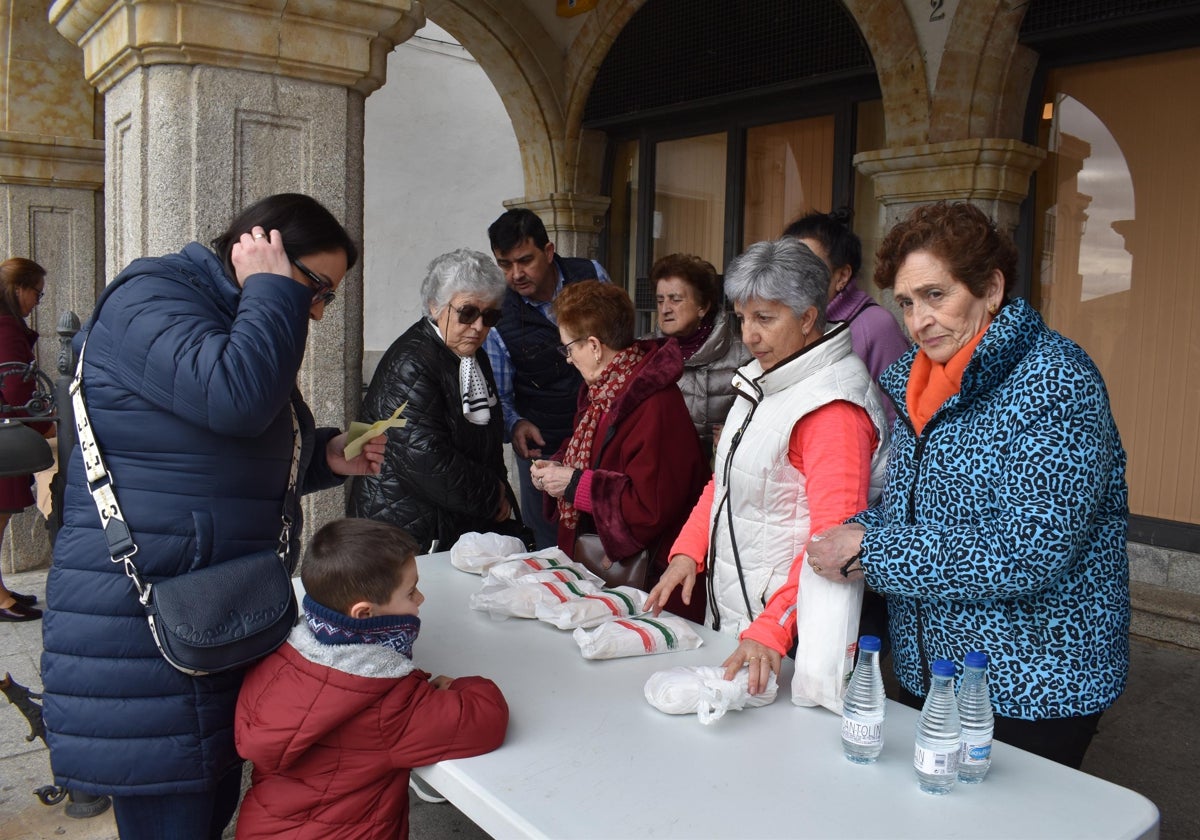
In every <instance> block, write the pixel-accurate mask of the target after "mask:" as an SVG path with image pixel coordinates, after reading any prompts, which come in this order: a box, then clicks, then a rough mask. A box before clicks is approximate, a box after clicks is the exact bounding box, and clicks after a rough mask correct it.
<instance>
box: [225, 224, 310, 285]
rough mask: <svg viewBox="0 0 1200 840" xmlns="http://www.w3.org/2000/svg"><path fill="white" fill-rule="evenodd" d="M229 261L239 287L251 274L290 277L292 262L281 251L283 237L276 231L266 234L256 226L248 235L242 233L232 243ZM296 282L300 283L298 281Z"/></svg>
mask: <svg viewBox="0 0 1200 840" xmlns="http://www.w3.org/2000/svg"><path fill="white" fill-rule="evenodd" d="M229 260H230V262H232V263H233V271H234V275H235V279H236V280H237V284H238V285H239V286H245V285H246V278H247V277H249V276H250V275H251V274H281V275H283V276H284V277H291V276H292V261H291V260H290V259H288V255H287V253H286V252H285V251H284V250H283V236H282V235H281V234H280V233H279V231H277V230H273V231H271V232H270V233H267V232H266V231H264V230H263V229H262V228H261V227H259V226H258V225H255V226H254V227H252V228H251V229H250V232H249V233H243V234H242V236H241V238H240V239H238V241H237V242H234V243H233V249H232V250H231V251H230V254H229ZM293 279H295V278H293ZM296 282H297V283H300V281H299V280H296ZM301 285H307V284H304V283H301Z"/></svg>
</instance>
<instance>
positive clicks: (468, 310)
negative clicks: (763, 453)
mask: <svg viewBox="0 0 1200 840" xmlns="http://www.w3.org/2000/svg"><path fill="white" fill-rule="evenodd" d="M449 306H450V308H451V309H453V310H454V311H455V312H457V313H458V323H460V324H474V323H475V321H477V320H478V319H479V318H483V325H484V326H485V327H488V328H491V327H494V326H496V324H498V323H500V310H499V309H480V308H479V307H478V306H476V305H475V304H473V303H468V304H467V305H466V306H463V307H458V306H455V305H454V304H453V303H451V304H449Z"/></svg>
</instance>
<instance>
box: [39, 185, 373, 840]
mask: <svg viewBox="0 0 1200 840" xmlns="http://www.w3.org/2000/svg"><path fill="white" fill-rule="evenodd" d="M213 247H214V249H215V250H216V253H214V252H213V251H210V250H209V249H207V248H205V247H204V246H202V245H200V244H198V243H195V242H193V243H192V244H190V245H188V246H187V247H186V248H184V249H183V251H181V252H180V253H177V254H170V255H167V256H165V257H161V258H157V259H139V260H135V261H134V262H133V263H132V264H131V265H130V266H129V267H128V268H127V269H126V270H125V271H124V272H122V274H121V275H120V276H119V277H118V278H117V279H116V280H115V281H114V282H113V284H112V285H110V286H109V288H108V289H107V290H106V292H105V294H104V295H103V296H102V297H101V299H100V301H99V302H98V303H97V306H96V311H95V313H94V314H93V316H92V319H91V320H90V321H89V323H88V324H87V325H86V326H85V328H84V331H83V332H82V333H81V338H86V342H87V344H86V353H85V358H84V367H83V391H84V394H85V398H86V401H87V410H88V415H89V417H90V419H91V424H92V428H93V431H94V433H95V437H96V440H97V443H98V444H99V447H100V451H101V453H102V456H103V458H104V459H105V462H106V465H107V467H108V470H109V472H110V473H111V474H112V477H113V486H114V488H115V491H116V494H117V498H118V501H119V503H120V505H121V508H122V510H123V512H124V514H125V518H126V521H127V522H128V524H129V527H130V529H131V531H132V534H133V539H134V541H135V542H136V544H137V546H138V552H137V555H136V557H135V563H136V565H137V567H138V570H139V571H140V573H141V574H142V575H143V576H145V577H146V578H148V579H150V580H151V581H154V580H159V579H162V578H166V577H171V576H175V575H180V574H184V573H186V572H188V571H191V570H194V569H199V568H204V567H207V566H212V565H216V564H219V563H222V562H225V561H227V560H231V559H233V558H236V557H239V556H241V555H245V554H248V553H251V552H255V551H259V550H262V549H264V548H270V547H272V546H273V545H275V544H276V542H277V541H278V539H279V532H280V525H281V522H280V517H281V515H282V513H283V506H284V497H285V495H286V489H287V484H288V472H289V468H290V464H291V459H292V450H293V432H292V410H291V409H292V408H295V410H296V414H297V417H298V419H299V421H300V426H301V433H302V450H301V459H300V473H299V479H298V484H299V490H300V491H301V492H309V491H313V490H319V489H322V488H326V487H331V486H334V485H336V484H337V483H339V482H340V481H341V478H340V476H342V475H351V474H360V473H365V472H368V471H371V472H374V471H378V469H379V463H380V462H381V461H382V451H383V438H382V437H380V438H377V439H376V440H375V441H372V442H371V443H370V444H368V446H367V448H366V450H365V451H364V453H363V454H361V455H359V456H358V457H357V458H355V459H354V460H352V461H347V460H346V459H345V457H344V455H343V452H344V449H345V435H342V434H339V432H338V430H337V429H316V428H315V424H314V422H313V417H312V413H311V412H310V411H309V410H308V407H307V406H306V405H305V404H304V400H303V398H302V397H301V396H300V394H299V392H298V391H297V390H296V384H295V383H296V376H297V373H298V372H299V370H300V363H301V361H302V359H303V356H304V346H305V342H306V340H307V338H308V323H309V320H310V319H312V320H319V319H320V318H321V317H322V315H323V314H324V312H325V307H326V306H328V305H329V304H330V303H332V302H333V294H334V291H335V290H336V288H337V286H338V285H339V284H340V283H341V281H342V278H343V276H344V275H345V273H346V271H347V270H348V268H349V267H350V266H351V265H353V264H354V261H355V259H356V257H357V249H356V248H355V246H354V243H353V242H352V241H351V239H350V237H349V235H348V234H347V233H346V231H345V230H344V229H343V228H342V226H341V225H340V224H339V223H338V222H337V220H336V219H334V217H333V216H332V215H331V214H330V213H329V212H328V211H327V210H326V209H325V208H324V207H322V206H321V205H320V204H318V203H317V202H316V201H314V200H313V199H311V198H309V197H308V196H303V195H295V194H287V195H276V196H271V197H269V198H265V199H263V200H262V201H259V202H258V203H256V204H254V205H253V206H251V207H249V208H247V209H246V210H245V211H243V212H242V213H241V215H240V216H239V217H238V218H237V219H235V220H234V221H233V222H232V224H231V225H230V227H229V230H228V231H226V232H225V233H224V234H223V235H222V236H221V237H219V238H218V239H217V240H215V241H214V242H213ZM81 462H82V459H81V458H80V457H78V454H76V457H73V458H72V459H71V461H70V464H69V467H68V470H67V488H66V499H65V504H64V518H63V528H62V530H61V531H60V533H59V534H58V538H57V541H56V543H55V546H54V564H53V567H52V568H51V571H50V576H49V579H48V581H47V601H48V610H47V612H46V616H45V619H44V633H43V641H44V647H45V652H44V654H43V657H42V679H43V684H44V686H45V705H44V717H45V722H46V729H47V739H48V742H49V745H50V761H51V765H52V767H53V770H54V775H55V779H56V781H57V782H58V783H59V784H63V785H66V786H67V787H70V788H72V789H74V790H78V791H84V792H90V793H106V794H111V795H112V796H113V803H114V811H115V814H116V819H117V826H118V829H119V830H120V833H121V837H122V838H123V840H130V839H131V838H150V837H160V838H166V837H170V838H172V840H179V838H197V839H198V840H200V839H201V838H210V837H211V838H217V837H220V836H221V832H222V830H223V829H224V827H225V825H226V823H228V821H229V818H230V817H231V816H232V814H233V811H234V808H235V807H236V805H237V798H238V794H239V787H240V780H241V760H240V759H239V758H238V756H237V753H236V751H235V749H234V743H233V715H234V707H235V704H236V702H237V694H238V688H239V686H240V685H241V680H242V672H241V671H233V672H226V673H222V674H215V675H210V676H203V677H191V676H188V675H186V674H184V673H181V672H179V671H176V670H175V669H174V668H172V667H171V666H170V665H169V664H167V662H166V661H165V660H164V659H163V658H162V656H161V655H160V654H159V652H158V650H157V648H156V647H155V644H154V641H153V638H152V637H151V635H150V631H149V628H148V626H147V623H146V618H145V615H144V613H143V611H142V607H141V605H140V604H139V603H138V598H137V593H136V592H135V590H134V588H133V585H132V583H131V582H130V580H129V579H128V578H127V577H126V576H125V573H124V571H123V569H122V567H121V566H120V565H117V564H114V563H113V562H111V560H110V559H109V553H108V549H107V545H106V543H105V540H104V535H103V532H102V530H101V528H100V520H99V516H98V514H97V512H96V506H95V504H94V503H93V501H92V498H91V496H90V495H89V493H88V488H87V483H86V481H85V477H84V472H83V467H82V463H81ZM295 508H296V509H294V510H291V511H289V513H290V514H291V516H292V517H293V520H294V521H295V522H296V525H295V526H294V527H293V529H292V534H293V543H294V544H293V545H292V546H291V549H292V554H291V557H292V562H293V563H294V562H295V557H296V556H297V554H296V552H297V550H298V546H297V545H296V544H295V543H296V541H297V539H298V535H299V532H300V526H299V520H300V510H299V509H298V508H299V505H298V504H297V505H295Z"/></svg>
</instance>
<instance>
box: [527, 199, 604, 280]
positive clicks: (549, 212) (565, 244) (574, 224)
mask: <svg viewBox="0 0 1200 840" xmlns="http://www.w3.org/2000/svg"><path fill="white" fill-rule="evenodd" d="M608 201H609V200H608V196H604V195H583V194H581V193H569V192H556V193H551V194H550V195H548V196H546V197H545V198H513V199H509V200H508V201H506V202H504V206H505V207H508V208H513V207H525V208H528V209H530V210H532V211H533V212H534V213H537V214H538V217H539V218H540V219H541V220H542V223H543V224H544V225H545V226H546V233H548V234H549V235H550V241H551V242H553V243H554V250H555V251H556V252H557V253H559V254H562V255H563V256H564V257H587V258H588V259H591V260H599V259H600V231H601V230H603V229H604V214H605V212H607V210H608ZM601 264H602V265H603V261H601Z"/></svg>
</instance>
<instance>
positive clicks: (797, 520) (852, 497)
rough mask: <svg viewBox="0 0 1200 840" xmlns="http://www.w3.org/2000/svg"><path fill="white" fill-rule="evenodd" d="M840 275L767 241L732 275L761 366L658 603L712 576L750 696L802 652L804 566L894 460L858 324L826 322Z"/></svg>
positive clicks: (748, 367) (734, 295)
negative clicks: (799, 617)
mask: <svg viewBox="0 0 1200 840" xmlns="http://www.w3.org/2000/svg"><path fill="white" fill-rule="evenodd" d="M828 288H829V269H828V268H827V267H826V265H825V263H824V262H823V261H822V260H821V259H820V258H819V257H817V256H816V255H814V254H813V252H812V251H811V250H809V249H808V247H807V246H805V245H803V244H802V243H800V242H798V241H796V240H793V239H782V240H777V241H773V242H759V243H757V244H755V245H752V246H751V247H750V248H749V249H747V250H746V252H745V253H744V254H742V255H741V256H740V257H738V258H737V259H735V260H734V261H733V262H732V263H730V265H729V269H728V270H727V272H726V275H725V293H726V295H727V296H728V298H729V299H730V300H731V301H733V305H734V310H735V312H736V313H737V316H738V319H739V321H741V324H742V341H743V343H744V344H745V345H746V347H747V349H748V350H749V351H750V353H751V354H752V355H753V357H754V358H753V359H752V360H751V361H750V362H748V363H747V364H745V365H743V366H742V367H741V368H739V369H738V371H737V373H736V374H735V376H734V384H735V387H736V389H737V393H738V397H739V398H738V399H737V400H736V401H735V402H734V405H733V408H731V409H730V412H729V416H728V417H727V418H726V420H725V429H724V431H723V433H722V435H721V438H720V442H719V444H718V446H717V451H716V471H715V473H714V475H713V478H712V480H711V481H710V482H709V484H708V486H707V487H706V488H705V491H704V494H703V495H702V496H701V498H700V501H699V502H698V503H697V505H696V507H695V509H694V510H693V511H692V514H691V516H690V517H689V519H688V523H687V525H685V526H684V529H683V532H682V533H681V534H680V535H679V538H678V539H677V540H676V541H675V544H674V546H673V547H672V549H671V562H670V566H669V568H668V570H667V571H666V572H665V573H664V574H663V576H662V578H661V580H660V581H659V583H658V585H657V586H655V587H654V589H653V590H652V591H651V593H650V598H649V600H648V601H647V608H648V609H654V610H656V611H657V610H661V609H662V607H663V605H664V604H665V603H666V600H667V598H668V597H669V596H670V594H671V592H672V591H673V590H674V589H675V587H676V586H680V585H682V587H683V590H682V595H683V600H684V602H685V603H689V602H690V598H691V591H692V587H693V586H694V585H695V582H696V576H697V574H699V573H700V572H705V573H706V574H707V575H708V592H709V596H708V599H709V611H708V618H709V621H711V622H712V625H713V627H714V628H716V629H718V630H721V631H723V632H725V633H728V634H730V635H733V636H737V637H739V638H740V639H741V644H740V645H739V646H738V648H737V650H736V651H735V652H734V653H733V654H732V655H731V656H730V657H729V658H728V659H726V661H725V663H724V664H725V667H726V668H727V669H728V671H730V672H736V671H737V669H739V668H741V666H742V665H743V664H748V665H749V666H750V691H751V693H756V689H758V690H761V688H760V687H761V686H765V685H766V682H767V677H768V675H769V673H770V672H775V673H776V674H777V673H778V672H779V665H780V662H781V661H782V658H783V656H784V654H785V653H786V652H787V650H788V649H789V648H790V647H791V645H792V642H793V641H794V639H795V633H796V619H795V603H796V594H797V583H798V579H799V574H798V572H799V569H800V560H801V558H802V557H803V554H804V551H805V548H806V546H807V544H808V539H809V535H810V534H814V533H818V532H820V531H821V530H823V529H825V528H828V527H831V526H833V525H837V524H840V523H841V522H843V521H845V520H846V519H847V518H848V517H850V516H853V515H854V514H855V513H858V512H859V511H860V510H862V509H864V508H865V507H866V506H867V504H868V502H869V501H870V500H871V499H874V498H876V497H877V496H878V494H879V490H880V488H881V487H882V484H883V470H884V464H885V461H886V459H887V421H886V417H885V414H884V410H883V404H882V402H881V397H880V394H879V391H878V389H877V388H876V386H875V383H874V382H873V381H872V379H871V375H870V374H869V373H868V372H867V369H866V367H865V366H864V365H863V363H862V361H861V360H860V359H859V358H858V357H857V356H855V355H854V351H853V348H852V346H851V340H850V333H849V330H848V329H847V328H846V325H845V324H831V325H827V324H826V323H825V302H826V300H827V297H828V294H827V292H828Z"/></svg>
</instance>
